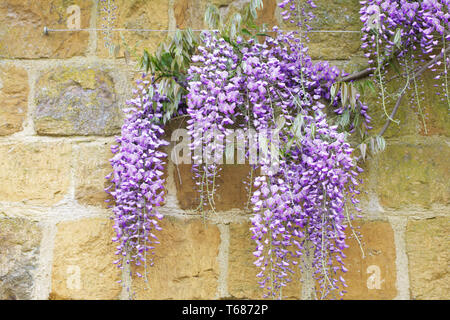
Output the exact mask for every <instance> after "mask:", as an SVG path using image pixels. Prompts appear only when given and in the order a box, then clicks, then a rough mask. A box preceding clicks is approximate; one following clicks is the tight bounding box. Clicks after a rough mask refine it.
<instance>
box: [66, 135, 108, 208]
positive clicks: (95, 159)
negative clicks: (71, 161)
mask: <svg viewBox="0 0 450 320" xmlns="http://www.w3.org/2000/svg"><path fill="white" fill-rule="evenodd" d="M111 145H112V144H111V143H107V142H105V143H101V144H95V145H92V144H91V145H89V144H88V145H84V144H80V146H79V149H78V150H77V152H76V169H75V198H76V199H77V201H78V202H80V203H82V204H88V205H93V206H101V207H107V206H108V205H109V204H112V203H109V204H108V203H106V202H105V200H108V199H109V200H111V198H112V197H111V196H109V195H108V194H107V193H106V192H105V190H104V189H105V188H106V187H108V186H109V185H110V182H109V181H108V180H106V179H105V177H106V175H108V174H109V173H111V172H112V167H111V164H110V163H109V160H110V159H111V158H112V157H113V154H112V152H111Z"/></svg>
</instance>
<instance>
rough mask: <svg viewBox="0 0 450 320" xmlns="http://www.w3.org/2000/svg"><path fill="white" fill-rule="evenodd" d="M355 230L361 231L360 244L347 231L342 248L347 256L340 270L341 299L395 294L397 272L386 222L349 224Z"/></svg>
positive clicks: (389, 227) (389, 231)
mask: <svg viewBox="0 0 450 320" xmlns="http://www.w3.org/2000/svg"><path fill="white" fill-rule="evenodd" d="M353 226H354V227H356V228H357V229H356V231H357V232H359V233H360V234H361V236H360V240H361V242H362V248H363V251H364V255H365V258H363V256H362V251H361V247H360V246H359V244H358V242H357V241H356V239H355V237H354V236H353V235H352V232H351V231H350V230H347V231H346V233H347V236H348V237H349V239H348V240H347V244H348V245H349V248H347V249H345V250H344V254H345V255H346V256H347V258H346V259H344V263H345V267H346V268H347V269H348V272H347V273H344V274H342V273H340V274H338V276H339V275H342V276H343V277H344V279H345V280H346V283H347V285H348V288H345V290H346V291H347V293H345V294H344V297H343V298H344V299H348V300H354V299H356V300H366V299H369V300H388V299H393V298H395V297H396V296H397V287H396V279H397V271H396V264H395V259H396V254H395V242H394V232H393V230H392V227H391V225H390V224H389V222H385V221H359V222H355V223H353Z"/></svg>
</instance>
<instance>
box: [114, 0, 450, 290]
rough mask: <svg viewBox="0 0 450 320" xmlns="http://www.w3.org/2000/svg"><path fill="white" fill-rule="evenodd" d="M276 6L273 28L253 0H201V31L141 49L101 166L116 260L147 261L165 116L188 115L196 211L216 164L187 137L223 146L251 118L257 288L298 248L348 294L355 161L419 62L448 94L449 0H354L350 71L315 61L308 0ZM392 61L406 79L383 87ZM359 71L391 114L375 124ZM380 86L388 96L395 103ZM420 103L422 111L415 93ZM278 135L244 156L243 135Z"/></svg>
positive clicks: (325, 282) (286, 270)
mask: <svg viewBox="0 0 450 320" xmlns="http://www.w3.org/2000/svg"><path fill="white" fill-rule="evenodd" d="M279 6H280V8H282V12H281V15H282V17H283V19H284V20H286V21H288V22H290V23H292V24H294V25H295V26H296V28H297V31H290V32H285V31H282V30H280V29H279V28H278V27H274V28H273V30H271V31H270V32H269V33H270V35H268V34H267V32H266V31H267V30H264V29H262V28H260V27H258V26H257V24H256V23H255V21H256V18H257V10H258V9H260V8H262V0H252V1H250V2H249V3H248V4H247V6H246V7H245V8H244V11H243V13H236V14H234V15H232V16H231V17H230V18H229V19H228V20H227V21H225V22H224V21H223V19H222V17H221V15H220V11H219V10H218V8H216V7H214V6H210V7H209V8H208V9H207V12H206V14H205V21H206V22H207V24H208V25H209V26H210V28H211V31H205V32H202V33H201V34H200V35H197V34H195V33H194V32H192V31H191V30H189V29H187V30H177V31H176V32H175V33H174V35H173V36H171V37H170V38H169V39H168V42H166V43H164V44H161V45H160V46H159V48H158V49H157V51H156V53H155V54H154V55H152V54H149V53H148V52H147V51H144V55H143V56H142V58H141V60H140V67H141V68H142V69H143V70H144V73H145V74H148V76H145V74H144V76H143V79H142V80H139V81H138V83H137V88H136V89H135V91H134V92H133V93H134V95H135V97H134V98H133V99H131V100H130V101H129V102H128V104H129V106H130V108H128V109H127V110H126V111H127V113H128V116H127V118H126V120H125V123H124V125H123V127H122V135H121V136H120V137H118V138H117V145H115V146H114V147H113V148H112V150H113V152H114V153H115V156H114V157H113V158H112V159H111V164H112V167H113V172H112V174H111V175H110V176H109V177H108V178H109V179H110V180H111V181H112V183H113V186H112V188H111V189H110V190H108V192H110V194H111V195H112V196H113V198H114V206H113V212H114V222H115V223H114V229H115V231H116V234H117V236H116V237H115V238H114V241H115V242H117V244H118V246H117V252H116V254H117V255H118V256H119V259H118V260H117V261H116V263H117V265H118V266H119V267H120V268H124V266H125V265H130V264H134V265H137V266H139V265H141V264H142V265H144V266H147V264H149V265H151V264H152V259H151V253H152V251H153V249H154V247H155V245H156V244H157V243H158V241H157V235H156V232H155V231H158V230H160V226H159V220H161V219H162V218H163V216H162V214H161V213H160V212H159V211H158V207H160V206H161V205H162V204H163V203H164V192H165V191H164V179H163V171H164V164H165V162H166V160H165V158H166V156H167V155H166V154H165V153H164V152H163V151H162V150H163V149H162V147H163V146H165V145H167V144H168V142H166V141H164V140H163V138H162V137H163V133H164V125H165V124H166V123H167V122H168V121H170V120H173V119H174V118H177V117H185V118H186V119H187V129H188V132H189V135H190V137H191V138H192V143H191V144H190V146H189V147H190V149H191V151H192V154H193V162H194V165H193V179H195V181H196V186H197V187H198V200H199V203H200V206H199V210H201V211H202V212H204V211H206V210H214V207H215V201H214V195H215V192H216V190H217V183H216V181H217V177H218V176H219V175H220V165H219V164H218V163H217V162H215V161H208V159H204V158H202V157H199V156H198V155H196V153H195V150H197V149H201V150H204V149H207V148H210V149H212V150H214V151H223V150H222V149H221V148H222V145H221V144H217V143H216V140H217V138H219V140H220V141H223V140H225V139H227V138H229V137H230V136H231V135H232V134H233V132H234V131H233V130H235V129H236V128H238V129H240V130H241V132H243V133H244V134H247V135H249V134H250V132H251V131H252V130H254V131H256V132H262V131H264V132H272V133H276V139H277V141H278V143H279V144H278V145H279V148H278V150H277V151H276V152H277V155H278V161H277V166H276V169H273V167H272V166H271V165H272V163H269V162H268V161H267V158H262V159H259V160H258V162H256V163H253V165H252V175H251V178H250V182H249V184H248V191H249V200H250V201H249V203H250V206H249V213H250V214H251V224H252V226H251V234H252V239H253V240H254V241H255V251H254V256H255V265H256V266H257V267H258V268H259V269H260V272H259V273H258V274H257V275H256V276H257V277H258V278H259V284H260V286H261V288H262V289H263V291H262V294H263V296H264V297H270V298H274V299H282V298H283V297H284V296H283V290H282V289H283V287H285V286H286V284H287V283H288V282H289V281H291V278H292V274H294V273H296V272H299V271H300V272H301V271H302V268H304V266H305V263H306V261H310V263H311V266H310V267H311V268H312V272H313V277H314V279H315V280H316V283H317V286H316V289H317V297H318V298H325V297H328V296H329V294H333V296H334V293H335V292H337V293H339V294H340V295H343V294H344V293H345V287H346V286H347V285H346V283H345V279H344V276H343V275H345V272H347V269H346V267H345V264H344V259H345V254H344V252H343V251H344V249H345V248H347V247H348V244H347V236H346V230H350V231H351V232H353V233H354V235H355V236H357V235H356V234H355V232H354V229H353V226H352V220H353V219H354V215H353V214H352V212H357V213H358V212H360V211H361V210H360V209H359V208H358V202H359V201H358V199H357V196H358V194H359V191H358V185H359V184H360V183H361V180H360V179H359V174H360V173H361V172H362V169H361V168H360V165H359V164H358V163H359V161H362V160H364V159H365V158H366V156H367V153H368V150H367V145H369V144H370V145H371V146H372V148H371V150H372V152H375V151H379V150H382V149H383V148H384V146H385V142H384V139H383V138H382V136H383V134H384V132H385V131H386V129H387V127H388V126H389V125H390V123H391V122H396V120H395V115H396V112H397V110H398V108H399V106H400V102H399V101H401V99H402V97H403V95H404V93H405V91H406V89H407V88H409V86H415V88H416V90H415V91H416V93H417V79H418V78H419V77H420V76H421V75H422V74H423V73H424V71H425V70H427V69H433V70H435V71H436V72H437V74H436V78H442V79H443V89H444V92H443V94H442V96H443V97H444V99H446V101H447V103H449V93H448V68H449V49H448V45H447V43H448V42H449V41H450V36H449V18H450V15H449V1H448V0H424V1H407V0H369V1H361V11H360V12H361V20H362V23H363V29H362V31H361V33H362V48H363V49H364V50H366V52H367V57H368V59H369V65H368V67H367V68H366V69H364V70H361V71H358V72H356V73H353V74H347V73H345V72H343V71H341V70H339V69H338V68H337V67H335V66H331V65H330V64H328V63H327V62H313V61H312V59H311V57H310V56H309V55H308V46H307V45H308V42H307V34H308V31H309V30H310V29H311V27H310V26H309V25H308V23H309V21H311V20H312V19H313V17H314V15H313V13H312V12H313V11H312V9H313V8H315V7H316V6H315V4H314V3H313V1H311V0H307V1H303V2H302V1H298V0H284V1H279ZM393 60H396V61H399V62H400V65H401V66H403V69H402V71H400V72H399V74H398V75H397V78H399V79H404V80H405V86H404V87H403V88H402V90H401V91H400V92H397V93H391V94H390V93H388V92H387V90H386V88H385V82H386V80H385V77H386V75H385V72H386V69H387V66H388V65H389V64H390V63H392V61H393ZM367 77H369V79H372V81H373V83H374V84H375V85H377V86H378V88H379V89H380V90H379V92H380V96H381V101H382V102H381V107H382V108H383V110H384V113H385V117H386V119H385V120H386V124H385V125H384V127H383V128H382V130H381V131H380V132H379V133H375V134H371V129H372V127H371V125H370V123H371V117H370V116H369V107H368V106H367V105H366V104H365V103H364V102H363V101H362V98H361V94H360V93H359V90H358V88H359V87H358V81H360V80H361V79H364V78H367ZM388 95H390V96H395V97H396V98H397V103H396V105H395V107H394V109H393V110H392V112H391V113H390V114H389V113H388V111H387V108H386V99H387V97H388ZM417 107H418V108H419V110H421V107H420V99H419V97H417ZM449 108H450V103H449ZM210 132H214V133H215V135H210V134H208V133H210ZM353 133H357V134H356V135H357V136H359V137H360V140H358V141H357V142H356V143H355V142H354V141H353V142H352V143H350V142H349V141H350V140H349V137H350V136H351V135H352V134H353ZM274 142H275V136H269V137H268V138H267V139H266V140H265V141H262V140H260V139H259V140H258V139H256V140H254V141H251V142H250V143H249V146H248V149H247V152H246V153H245V155H246V157H247V160H249V157H250V156H251V155H250V151H249V149H250V145H253V147H255V146H256V148H257V149H260V148H262V147H263V144H264V145H271V144H273V143H274ZM268 152H269V153H272V152H274V151H273V150H272V149H271V150H270V151H268ZM219 154H221V153H220V152H219ZM209 160H211V159H209ZM213 160H214V159H213ZM256 172H258V174H256ZM253 173H255V174H253ZM306 256H307V257H308V259H305V257H306ZM147 272H148V271H147V269H146V267H145V272H144V274H139V273H136V274H137V276H139V277H145V278H146V277H147Z"/></svg>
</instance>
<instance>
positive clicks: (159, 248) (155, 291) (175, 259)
mask: <svg viewBox="0 0 450 320" xmlns="http://www.w3.org/2000/svg"><path fill="white" fill-rule="evenodd" d="M161 226H162V228H163V230H162V231H159V232H158V234H157V236H158V239H159V242H160V244H157V245H156V249H155V256H154V266H153V267H151V268H148V271H149V274H148V283H146V282H145V280H144V279H143V278H137V277H135V278H134V279H133V286H134V290H135V293H136V298H137V299H158V300H159V299H161V300H166V299H181V300H184V299H189V300H191V299H213V298H214V296H215V295H216V291H217V286H218V277H219V264H218V259H217V256H218V253H219V245H220V232H219V229H218V228H217V227H216V226H214V225H211V224H209V223H206V224H204V223H203V222H202V221H201V220H192V221H183V220H179V219H175V218H170V217H165V218H164V219H163V221H162V224H161ZM138 270H139V271H138V272H140V273H141V274H144V270H145V269H144V268H143V267H140V268H139V269H138Z"/></svg>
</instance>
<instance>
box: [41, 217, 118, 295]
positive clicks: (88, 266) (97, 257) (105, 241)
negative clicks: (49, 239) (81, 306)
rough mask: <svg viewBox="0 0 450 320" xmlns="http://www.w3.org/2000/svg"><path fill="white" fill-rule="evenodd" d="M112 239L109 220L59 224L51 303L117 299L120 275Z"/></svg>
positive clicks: (54, 253) (86, 220) (54, 257)
mask: <svg viewBox="0 0 450 320" xmlns="http://www.w3.org/2000/svg"><path fill="white" fill-rule="evenodd" d="M113 237H114V232H113V229H112V221H110V220H109V219H106V218H92V219H81V220H77V221H66V222H60V223H58V225H57V234H56V237H55V242H54V243H55V247H54V249H53V266H52V289H51V293H50V299H54V300H69V299H73V300H84V299H86V300H107V299H117V298H118V297H119V295H120V292H121V290H122V287H121V285H120V284H119V283H118V281H119V280H120V279H121V271H120V269H119V268H118V267H117V266H116V265H114V264H113V261H114V260H116V256H115V255H114V252H115V247H116V244H115V243H113V242H112V238H113Z"/></svg>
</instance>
